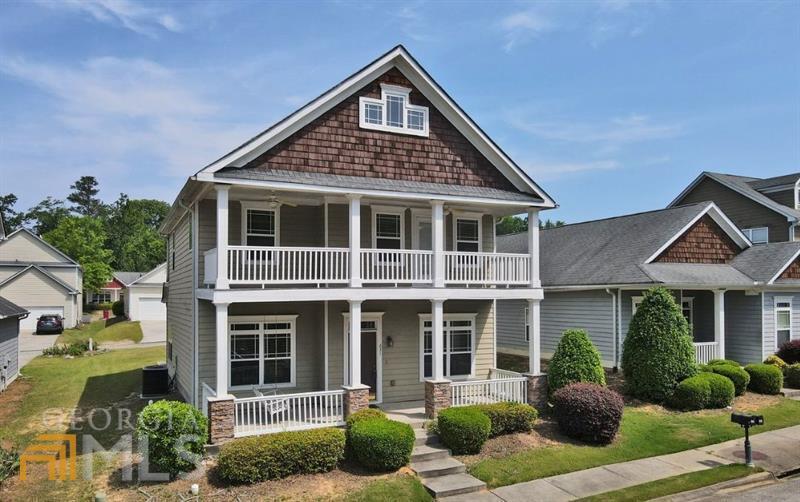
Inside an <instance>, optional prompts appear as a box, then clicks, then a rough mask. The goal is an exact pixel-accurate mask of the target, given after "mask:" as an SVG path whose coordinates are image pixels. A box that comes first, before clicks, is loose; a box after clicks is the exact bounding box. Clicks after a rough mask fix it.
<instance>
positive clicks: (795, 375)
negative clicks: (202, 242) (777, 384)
mask: <svg viewBox="0 0 800 502" xmlns="http://www.w3.org/2000/svg"><path fill="white" fill-rule="evenodd" d="M784 385H786V386H787V387H789V388H790V389H800V363H794V364H790V365H789V366H787V367H786V370H785V371H784Z"/></svg>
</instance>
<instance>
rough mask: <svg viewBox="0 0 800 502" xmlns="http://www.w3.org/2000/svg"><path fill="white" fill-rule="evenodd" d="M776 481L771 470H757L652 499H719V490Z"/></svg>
mask: <svg viewBox="0 0 800 502" xmlns="http://www.w3.org/2000/svg"><path fill="white" fill-rule="evenodd" d="M777 482H778V480H777V478H776V477H775V476H773V474H772V473H771V472H757V473H755V474H750V475H749V476H745V477H743V478H737V479H731V480H728V481H723V482H721V483H717V484H714V485H709V486H704V487H702V488H697V489H696V490H691V491H688V492H682V493H674V494H672V495H665V496H663V497H659V498H656V499H652V500H653V501H662V502H665V501H670V502H690V501H697V500H703V499H705V498H708V497H712V498H714V499H715V500H719V498H720V497H721V496H722V495H723V494H721V493H719V492H721V491H726V490H732V489H734V488H745V487H748V488H749V487H751V486H762V485H766V484H773V483H777Z"/></svg>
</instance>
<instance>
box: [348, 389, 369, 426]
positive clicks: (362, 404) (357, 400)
mask: <svg viewBox="0 0 800 502" xmlns="http://www.w3.org/2000/svg"><path fill="white" fill-rule="evenodd" d="M366 408H369V387H366V386H364V387H344V418H345V420H347V417H349V416H350V415H352V414H353V413H355V412H357V411H361V410H363V409H366Z"/></svg>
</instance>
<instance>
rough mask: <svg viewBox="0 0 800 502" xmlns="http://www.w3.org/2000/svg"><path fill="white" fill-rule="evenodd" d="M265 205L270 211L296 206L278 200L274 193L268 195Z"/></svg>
mask: <svg viewBox="0 0 800 502" xmlns="http://www.w3.org/2000/svg"><path fill="white" fill-rule="evenodd" d="M267 205H268V206H269V207H270V208H271V209H275V208H277V207H279V206H289V207H297V204H294V203H293V202H289V201H286V200H283V199H279V198H278V196H277V195H276V194H274V193H273V194H272V195H270V197H269V199H267Z"/></svg>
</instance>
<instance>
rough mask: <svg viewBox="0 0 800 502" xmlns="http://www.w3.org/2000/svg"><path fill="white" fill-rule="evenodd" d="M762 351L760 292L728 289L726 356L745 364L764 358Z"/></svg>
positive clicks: (726, 295) (726, 297)
mask: <svg viewBox="0 0 800 502" xmlns="http://www.w3.org/2000/svg"><path fill="white" fill-rule="evenodd" d="M712 308H713V305H712ZM712 340H713V337H712ZM761 351H762V347H761V294H756V295H747V294H745V292H744V291H728V292H726V293H725V357H726V358H727V359H733V360H734V361H738V362H740V363H742V364H750V363H757V362H760V361H761V360H762V355H761Z"/></svg>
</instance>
